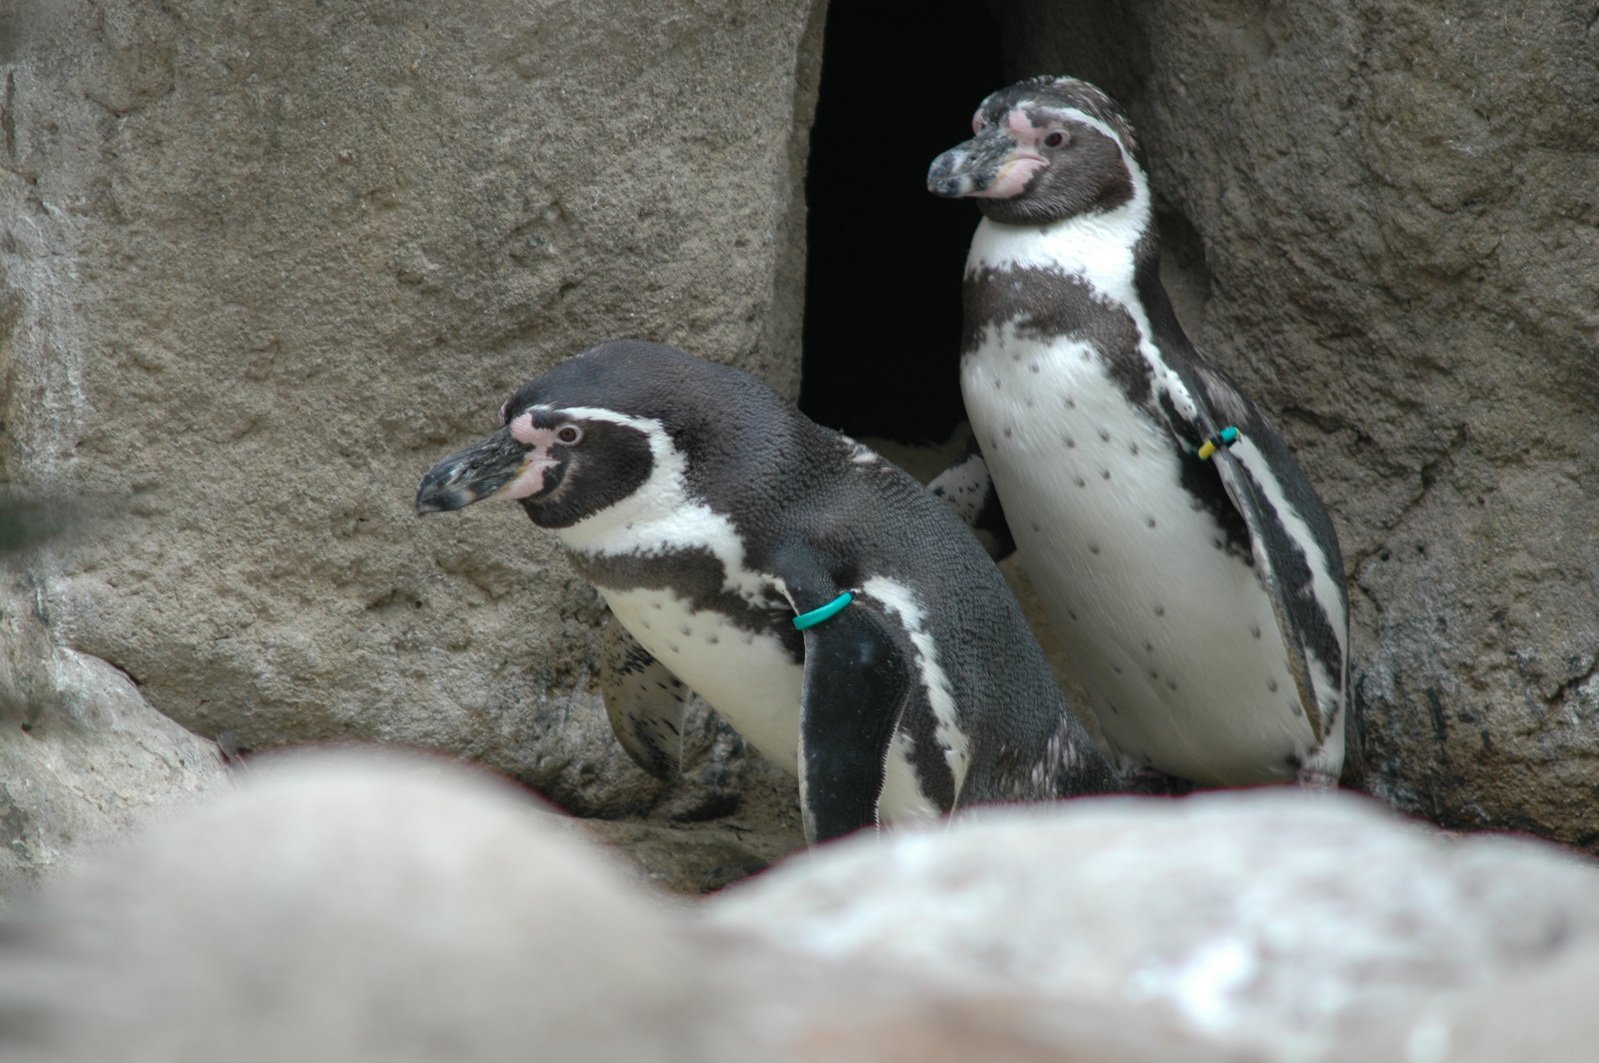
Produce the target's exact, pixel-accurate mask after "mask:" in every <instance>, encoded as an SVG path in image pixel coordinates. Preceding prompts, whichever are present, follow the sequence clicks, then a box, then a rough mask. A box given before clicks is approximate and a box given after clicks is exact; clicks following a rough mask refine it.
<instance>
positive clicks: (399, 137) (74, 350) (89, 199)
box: [0, 0, 822, 843]
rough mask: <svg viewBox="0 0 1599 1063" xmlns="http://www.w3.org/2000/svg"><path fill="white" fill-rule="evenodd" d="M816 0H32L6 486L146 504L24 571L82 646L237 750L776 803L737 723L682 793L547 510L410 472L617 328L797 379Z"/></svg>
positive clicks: (610, 790)
mask: <svg viewBox="0 0 1599 1063" xmlns="http://www.w3.org/2000/svg"><path fill="white" fill-rule="evenodd" d="M821 17H822V15H821V5H820V4H819V3H817V4H812V3H806V2H797V3H792V4H767V3H753V2H749V3H746V2H739V0H735V2H714V3H709V2H708V3H694V4H687V5H685V4H681V3H678V2H676V0H652V2H646V3H635V2H631V0H629V2H626V3H623V2H603V3H582V4H577V3H563V2H559V0H548V2H536V3H524V2H521V0H461V2H455V3H449V4H443V5H421V6H417V5H399V6H395V5H384V4H372V3H368V2H364V0H335V2H332V3H314V4H313V3H310V2H300V3H293V4H289V5H284V4H281V3H276V2H264V0H207V2H202V3H178V4H148V3H142V2H136V0H111V2H93V3H91V2H88V0H83V2H78V0H71V2H65V3H62V2H57V0H31V2H25V3H24V4H22V5H21V6H20V7H18V6H15V5H13V6H8V7H6V8H5V10H4V11H3V12H0V64H3V66H0V419H3V422H4V426H5V434H4V436H3V437H0V482H4V481H11V482H13V483H16V484H20V485H24V486H27V487H30V488H35V489H51V490H54V491H55V492H57V493H60V494H71V495H75V496H79V497H89V498H93V499H95V500H96V501H97V502H98V503H99V504H100V506H101V507H102V508H103V509H104V510H105V511H106V512H108V513H109V514H111V515H112V516H113V517H114V519H113V520H109V521H107V522H105V523H104V524H103V525H101V526H100V528H99V529H98V532H97V534H96V535H94V536H92V537H85V538H84V540H83V541H82V542H80V543H79V544H78V546H77V548H76V549H75V550H74V551H73V552H72V553H71V554H70V555H67V554H59V555H57V556H55V557H54V558H52V559H51V560H50V563H49V564H47V565H42V566H35V567H34V568H33V569H32V570H31V577H32V578H33V579H34V581H35V583H36V584H37V586H38V587H39V588H40V591H41V594H42V596H43V600H44V602H45V603H46V606H47V608H48V611H49V614H50V616H51V618H52V624H53V625H54V627H55V628H56V629H57V631H58V635H59V638H60V639H61V640H63V641H64V642H65V643H66V644H68V645H70V646H71V647H73V648H74V649H75V650H77V651H79V652H81V653H84V654H88V655H92V656H95V657H99V658H101V659H103V660H104V661H107V662H110V663H111V664H112V665H114V666H115V667H116V668H117V669H120V670H121V671H123V672H125V673H126V674H128V675H129V676H131V677H133V679H134V680H135V682H137V684H138V686H139V690H140V692H141V693H142V695H143V696H144V697H145V698H146V699H147V700H148V701H149V702H150V704H152V705H154V706H155V707H157V708H158V709H159V710H160V711H162V712H164V713H166V714H167V715H169V716H171V717H172V718H173V719H175V720H177V721H179V722H180V723H182V724H183V725H184V726H186V727H188V728H189V729H191V730H194V731H196V732H199V733H201V734H204V735H208V736H218V735H220V736H223V737H224V739H225V740H226V741H227V743H229V744H230V745H236V746H238V747H240V748H244V749H259V748H266V747H270V746H274V745H278V744H282V743H286V742H294V741H304V740H312V739H324V738H347V737H361V738H370V739H378V740H385V741H394V742H402V743H409V744H414V745H420V746H428V747H436V748H443V749H448V750H451V751H453V752H456V753H460V754H464V755H467V756H470V757H474V758H476V759H479V760H481V761H483V762H485V763H488V764H491V765H493V766H495V767H497V768H500V769H503V770H506V771H508V772H510V773H512V774H514V775H516V776H517V777H519V778H521V779H523V780H525V781H527V782H529V783H531V784H533V785H536V786H538V787H539V788H541V789H542V790H544V791H545V792H547V793H548V794H550V795H551V796H552V797H553V798H554V799H556V800H557V801H559V802H561V803H562V804H563V805H565V806H567V807H569V808H572V809H574V810H576V811H580V812H583V813H585V814H590V815H604V816H621V815H629V814H644V813H648V812H650V810H651V809H652V808H654V807H655V806H656V805H657V804H661V803H665V804H667V805H673V804H674V802H675V803H676V804H677V805H691V804H698V805H699V806H701V807H700V810H699V811H698V812H695V811H693V810H687V811H683V812H682V814H685V815H688V814H692V815H699V816H702V817H703V816H704V815H707V814H709V813H708V812H707V809H709V808H712V807H714V806H716V805H718V803H720V804H721V805H724V806H725V805H727V804H728V803H729V802H731V801H737V800H741V799H743V798H744V797H745V796H747V797H748V800H749V801H750V802H753V803H755V804H760V803H761V802H763V801H768V800H769V801H771V802H773V803H776V802H778V800H779V795H777V794H767V793H766V792H765V791H764V790H762V789H761V788H760V787H759V786H753V787H750V786H748V785H747V783H748V780H747V779H745V778H744V777H743V775H742V774H741V773H742V768H741V766H740V765H741V761H742V759H743V753H742V746H741V745H740V744H739V743H737V742H736V741H733V740H731V739H730V738H729V736H728V735H727V734H725V733H720V734H718V733H715V732H716V728H715V727H714V726H712V725H706V726H704V727H702V731H703V738H704V741H703V742H702V744H701V745H702V751H703V752H704V753H705V755H706V756H707V757H710V758H711V759H710V760H702V761H701V762H699V763H691V764H690V768H689V771H690V775H691V778H690V779H689V780H687V781H686V782H684V783H683V784H682V785H681V786H680V787H679V788H677V791H672V792H663V790H662V788H661V787H660V786H658V785H656V784H655V783H654V782H653V781H652V780H650V779H649V778H648V777H647V776H645V775H644V774H643V773H642V772H639V771H637V770H636V769H634V768H633V767H632V765H631V764H630V763H628V762H627V760H626V757H625V755H624V754H623V753H622V751H621V750H620V748H619V747H618V746H617V745H616V743H615V741H614V739H613V738H612V737H611V735H610V732H609V729H608V727H607V725H606V723H605V719H604V715H603V713H602V712H601V711H600V708H599V702H598V697H597V694H596V692H595V690H594V688H593V677H592V674H591V669H592V666H591V661H592V660H593V659H594V658H595V654H596V647H597V644H598V639H597V634H596V627H597V623H598V620H599V617H600V615H601V606H600V604H599V602H598V599H597V597H596V596H595V595H594V593H593V592H592V591H591V590H590V589H589V588H588V587H587V586H586V585H584V584H583V583H582V582H581V581H580V580H579V579H578V578H577V577H576V576H575V575H574V574H573V573H572V572H571V571H570V569H569V568H568V567H567V565H566V564H565V563H564V561H563V560H562V559H561V557H560V555H559V553H558V551H557V550H556V548H555V545H554V543H553V541H552V540H550V539H549V538H548V537H547V536H544V535H541V534H539V533H537V531H536V530H535V529H533V528H532V527H531V526H530V525H529V524H528V522H527V521H526V519H525V518H524V517H523V516H522V514H520V513H519V512H517V511H516V508H515V507H514V506H505V507H503V508H500V509H498V510H496V511H493V512H488V511H485V512H483V513H473V514H470V515H469V519H467V520H465V521H438V522H433V521H422V520H419V519H418V518H417V517H416V516H415V514H414V513H413V511H412V499H413V496H414V493H415V488H416V482H417V480H418V478H419V477H420V475H421V473H422V472H424V471H425V470H426V469H427V467H428V465H429V464H430V463H431V462H432V461H433V460H434V459H436V458H437V457H438V456H439V455H440V454H441V453H442V452H443V451H445V450H447V449H449V448H450V447H451V446H453V445H454V444H457V443H459V442H461V441H464V440H465V439H467V438H469V437H470V436H473V435H475V434H480V433H481V431H482V430H483V429H484V427H485V426H487V425H489V424H491V423H492V419H493V416H494V412H495V410H496V409H497V407H498V404H499V402H500V400H501V399H502V398H503V396H504V394H505V393H506V392H507V391H508V390H509V389H510V388H511V387H513V386H514V385H516V384H519V383H521V382H522V381H523V380H525V379H527V378H529V377H531V376H533V375H535V374H536V373H537V372H539V371H541V370H542V369H543V368H545V367H546V366H547V365H549V364H550V363H552V362H553V361H555V360H558V359H560V358H563V357H566V356H568V355H570V354H572V353H575V352H577V351H579V350H581V349H583V348H585V347H587V346H589V345H591V344H592V343H594V342H596V341H597V340H599V339H601V338H604V337H607V336H612V335H633V336H641V337H646V338H652V339H659V340H663V341H667V342H671V343H675V344H678V345H681V346H684V347H687V348H690V349H692V350H695V351H696V352H698V353H701V354H704V355H707V356H709V357H711V358H715V359H719V360H723V361H734V362H737V363H739V364H741V365H743V366H744V367H746V368H749V369H752V370H754V371H757V372H759V373H761V374H762V375H764V376H765V377H766V378H767V379H768V380H770V381H771V382H772V383H774V384H775V385H776V386H778V387H779V388H781V389H784V390H786V391H787V392H788V393H790V394H793V393H795V392H796V391H797V388H798V370H799V336H798V332H799V322H800V315H801V297H802V291H801V289H802V284H801V283H800V278H801V277H802V275H803V252H804V248H803V239H802V233H803V225H802V215H803V209H804V208H803V202H804V201H803V173H804V171H803V167H804V155H805V147H806V138H807V133H808V124H809V120H810V114H811V113H812V110H813V100H814V94H815V85H816V76H817V69H816V63H817V59H818V55H819V43H818V42H819V39H820V28H821ZM491 508H492V507H491ZM706 775H709V776H710V777H711V778H709V779H707V778H704V776H706ZM763 777H764V776H763ZM706 786H708V787H709V789H708V790H707V791H706V792H696V793H693V794H689V795H688V796H684V794H683V793H681V792H678V791H686V790H694V789H695V788H697V787H699V788H703V787H706ZM780 796H781V798H782V799H784V800H790V801H791V800H792V796H793V795H792V786H791V785H789V786H787V787H785V789H784V791H783V793H782V794H781V795H780ZM797 840H798V839H797V837H796V838H795V839H794V841H795V843H797Z"/></svg>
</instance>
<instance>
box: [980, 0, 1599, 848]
mask: <svg viewBox="0 0 1599 1063" xmlns="http://www.w3.org/2000/svg"><path fill="white" fill-rule="evenodd" d="M994 10H995V12H996V14H997V15H998V16H999V19H1000V23H1001V25H1002V27H1003V31H1004V41H1005V44H1004V47H1005V52H1006V60H1007V63H1008V64H1009V66H1010V72H1011V73H1012V74H1013V75H1014V76H1017V77H1020V76H1024V75H1027V74H1033V73H1041V72H1050V73H1056V72H1061V73H1072V74H1076V75H1078V76H1081V77H1086V78H1088V79H1090V80H1093V81H1096V82H1098V83H1100V84H1101V85H1103V86H1104V87H1105V88H1106V89H1107V90H1108V91H1110V92H1111V93H1112V94H1113V95H1116V96H1117V97H1118V98H1120V99H1121V100H1122V101H1123V102H1124V103H1126V104H1127V105H1128V106H1129V108H1130V110H1131V112H1132V117H1133V120H1134V122H1135V124H1136V125H1137V126H1138V128H1139V131H1140V134H1141V139H1142V141H1143V144H1144V146H1145V149H1146V151H1147V153H1148V155H1149V156H1150V164H1151V172H1152V178H1153V182H1154V185H1155V188H1156V190H1157V193H1158V194H1159V195H1160V196H1161V197H1162V199H1163V203H1162V204H1161V205H1162V207H1163V215H1164V222H1165V232H1166V239H1167V250H1168V252H1170V254H1169V257H1170V258H1171V259H1172V261H1171V262H1170V263H1169V265H1170V266H1171V267H1172V269H1171V272H1172V274H1173V282H1174V283H1173V287H1174V288H1175V289H1176V297H1177V298H1178V301H1179V309H1180V310H1181V311H1182V312H1183V313H1184V318H1185V321H1186V323H1187V324H1188V325H1189V327H1190V330H1191V332H1193V333H1194V335H1195V339H1196V340H1197V341H1198V342H1200V344H1201V345H1202V346H1204V347H1205V348H1207V349H1208V350H1209V351H1210V352H1211V354H1212V355H1213V357H1214V358H1215V360H1216V361H1217V362H1219V363H1220V364H1222V365H1223V366H1225V367H1226V368H1228V369H1229V370H1231V371H1232V372H1233V373H1234V374H1235V375H1237V376H1238V377H1240V378H1241V379H1242V380H1243V381H1244V382H1245V383H1246V384H1247V385H1248V386H1249V387H1250V388H1251V389H1252V391H1253V392H1254V393H1255V395H1256V397H1257V398H1259V399H1261V400H1262V401H1263V403H1264V405H1265V406H1266V407H1267V408H1268V409H1269V410H1271V411H1273V413H1274V414H1275V415H1276V418H1277V420H1278V422H1279V424H1280V426H1281V427H1282V428H1283V430H1284V432H1285V433H1286V434H1287V435H1288V437H1289V438H1290V440H1291V441H1292V442H1293V444H1294V445H1295V447H1296V449H1297V451H1298V453H1299V456H1300V458H1301V461H1302V463H1303V464H1304V466H1305V468H1306V471H1307V472H1308V473H1309V475H1310V477H1311V479H1312V480H1313V481H1314V482H1315V484H1316V486H1317V488H1318V490H1319V491H1320V492H1321V494H1322V497H1323V499H1324V500H1325V501H1326V502H1327V504H1328V508H1329V509H1330V510H1331V511H1332V513H1333V517H1334V520H1335V521H1336V523H1337V525H1338V528H1339V532H1340V535H1341V537H1342V540H1343V545H1344V555H1345V558H1346V562H1347V565H1348V569H1349V576H1350V579H1351V595H1350V596H1351V599H1352V605H1353V609H1354V631H1353V639H1354V645H1353V648H1352V656H1353V658H1354V689H1355V692H1356V695H1357V698H1358V701H1359V705H1360V708H1361V710H1362V712H1363V715H1364V720H1365V746H1366V756H1367V769H1368V772H1369V775H1368V778H1367V780H1366V782H1367V785H1369V786H1370V788H1371V789H1372V790H1373V791H1374V792H1376V793H1378V794H1380V795H1382V796H1384V797H1386V798H1388V799H1391V800H1393V801H1394V802H1396V803H1397V804H1398V805H1400V806H1401V807H1403V808H1406V809H1410V810H1413V811H1417V812H1421V813H1424V814H1426V815H1428V816H1430V817H1432V818H1434V819H1437V820H1438V821H1440V822H1443V823H1446V824H1450V825H1452V826H1456V827H1462V828H1475V827H1503V828H1513V829H1526V830H1533V831H1537V832H1539V833H1542V834H1546V835H1548V836H1551V837H1555V838H1559V839H1561V840H1564V841H1567V842H1571V843H1575V844H1578V845H1582V846H1585V847H1589V848H1593V847H1595V846H1596V845H1599V830H1596V828H1595V820H1594V816H1593V812H1592V809H1593V800H1594V794H1595V792H1599V790H1596V788H1599V673H1596V668H1599V537H1596V536H1595V535H1594V531H1593V529H1594V528H1595V527H1596V526H1599V491H1596V490H1595V487H1594V483H1595V476H1596V473H1599V434H1596V433H1595V425H1596V423H1599V421H1596V419H1595V418H1596V413H1599V406H1596V403H1595V401H1594V397H1593V388H1592V387H1591V385H1590V383H1589V377H1590V376H1591V372H1592V368H1593V365H1594V357H1595V350H1596V347H1599V302H1596V300H1595V295H1594V291H1595V289H1594V278H1595V277H1599V199H1596V198H1595V197H1594V195H1593V194H1592V190H1593V189H1594V188H1596V187H1599V64H1596V63H1595V62H1594V60H1593V57H1594V54H1595V48H1596V47H1599V24H1596V23H1595V20H1594V12H1593V8H1592V6H1591V5H1579V4H1576V3H1570V2H1540V3H1534V4H1524V5H1518V6H1515V7H1504V6H1500V5H1494V4H1488V3H1474V2H1468V3H1456V4H1450V5H1446V6H1445V7H1439V6H1438V5H1434V4H1425V3H1415V2H1407V0H1384V2H1362V0H1345V2H1341V3H1337V4H1332V5H1326V4H1320V5H1308V6H1307V5H1293V4H1287V5H1285V4H1272V5H1266V6H1261V5H1258V4H1241V3H1236V2H1232V0H1214V2H1213V0H1202V2H1199V3H1174V2H1165V0H1147V2H1144V3H1140V4H1136V5H1121V4H1111V3H1089V4H1082V5H1053V4H1045V3H1033V2H1022V0H998V2H996V3H995V4H994Z"/></svg>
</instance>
